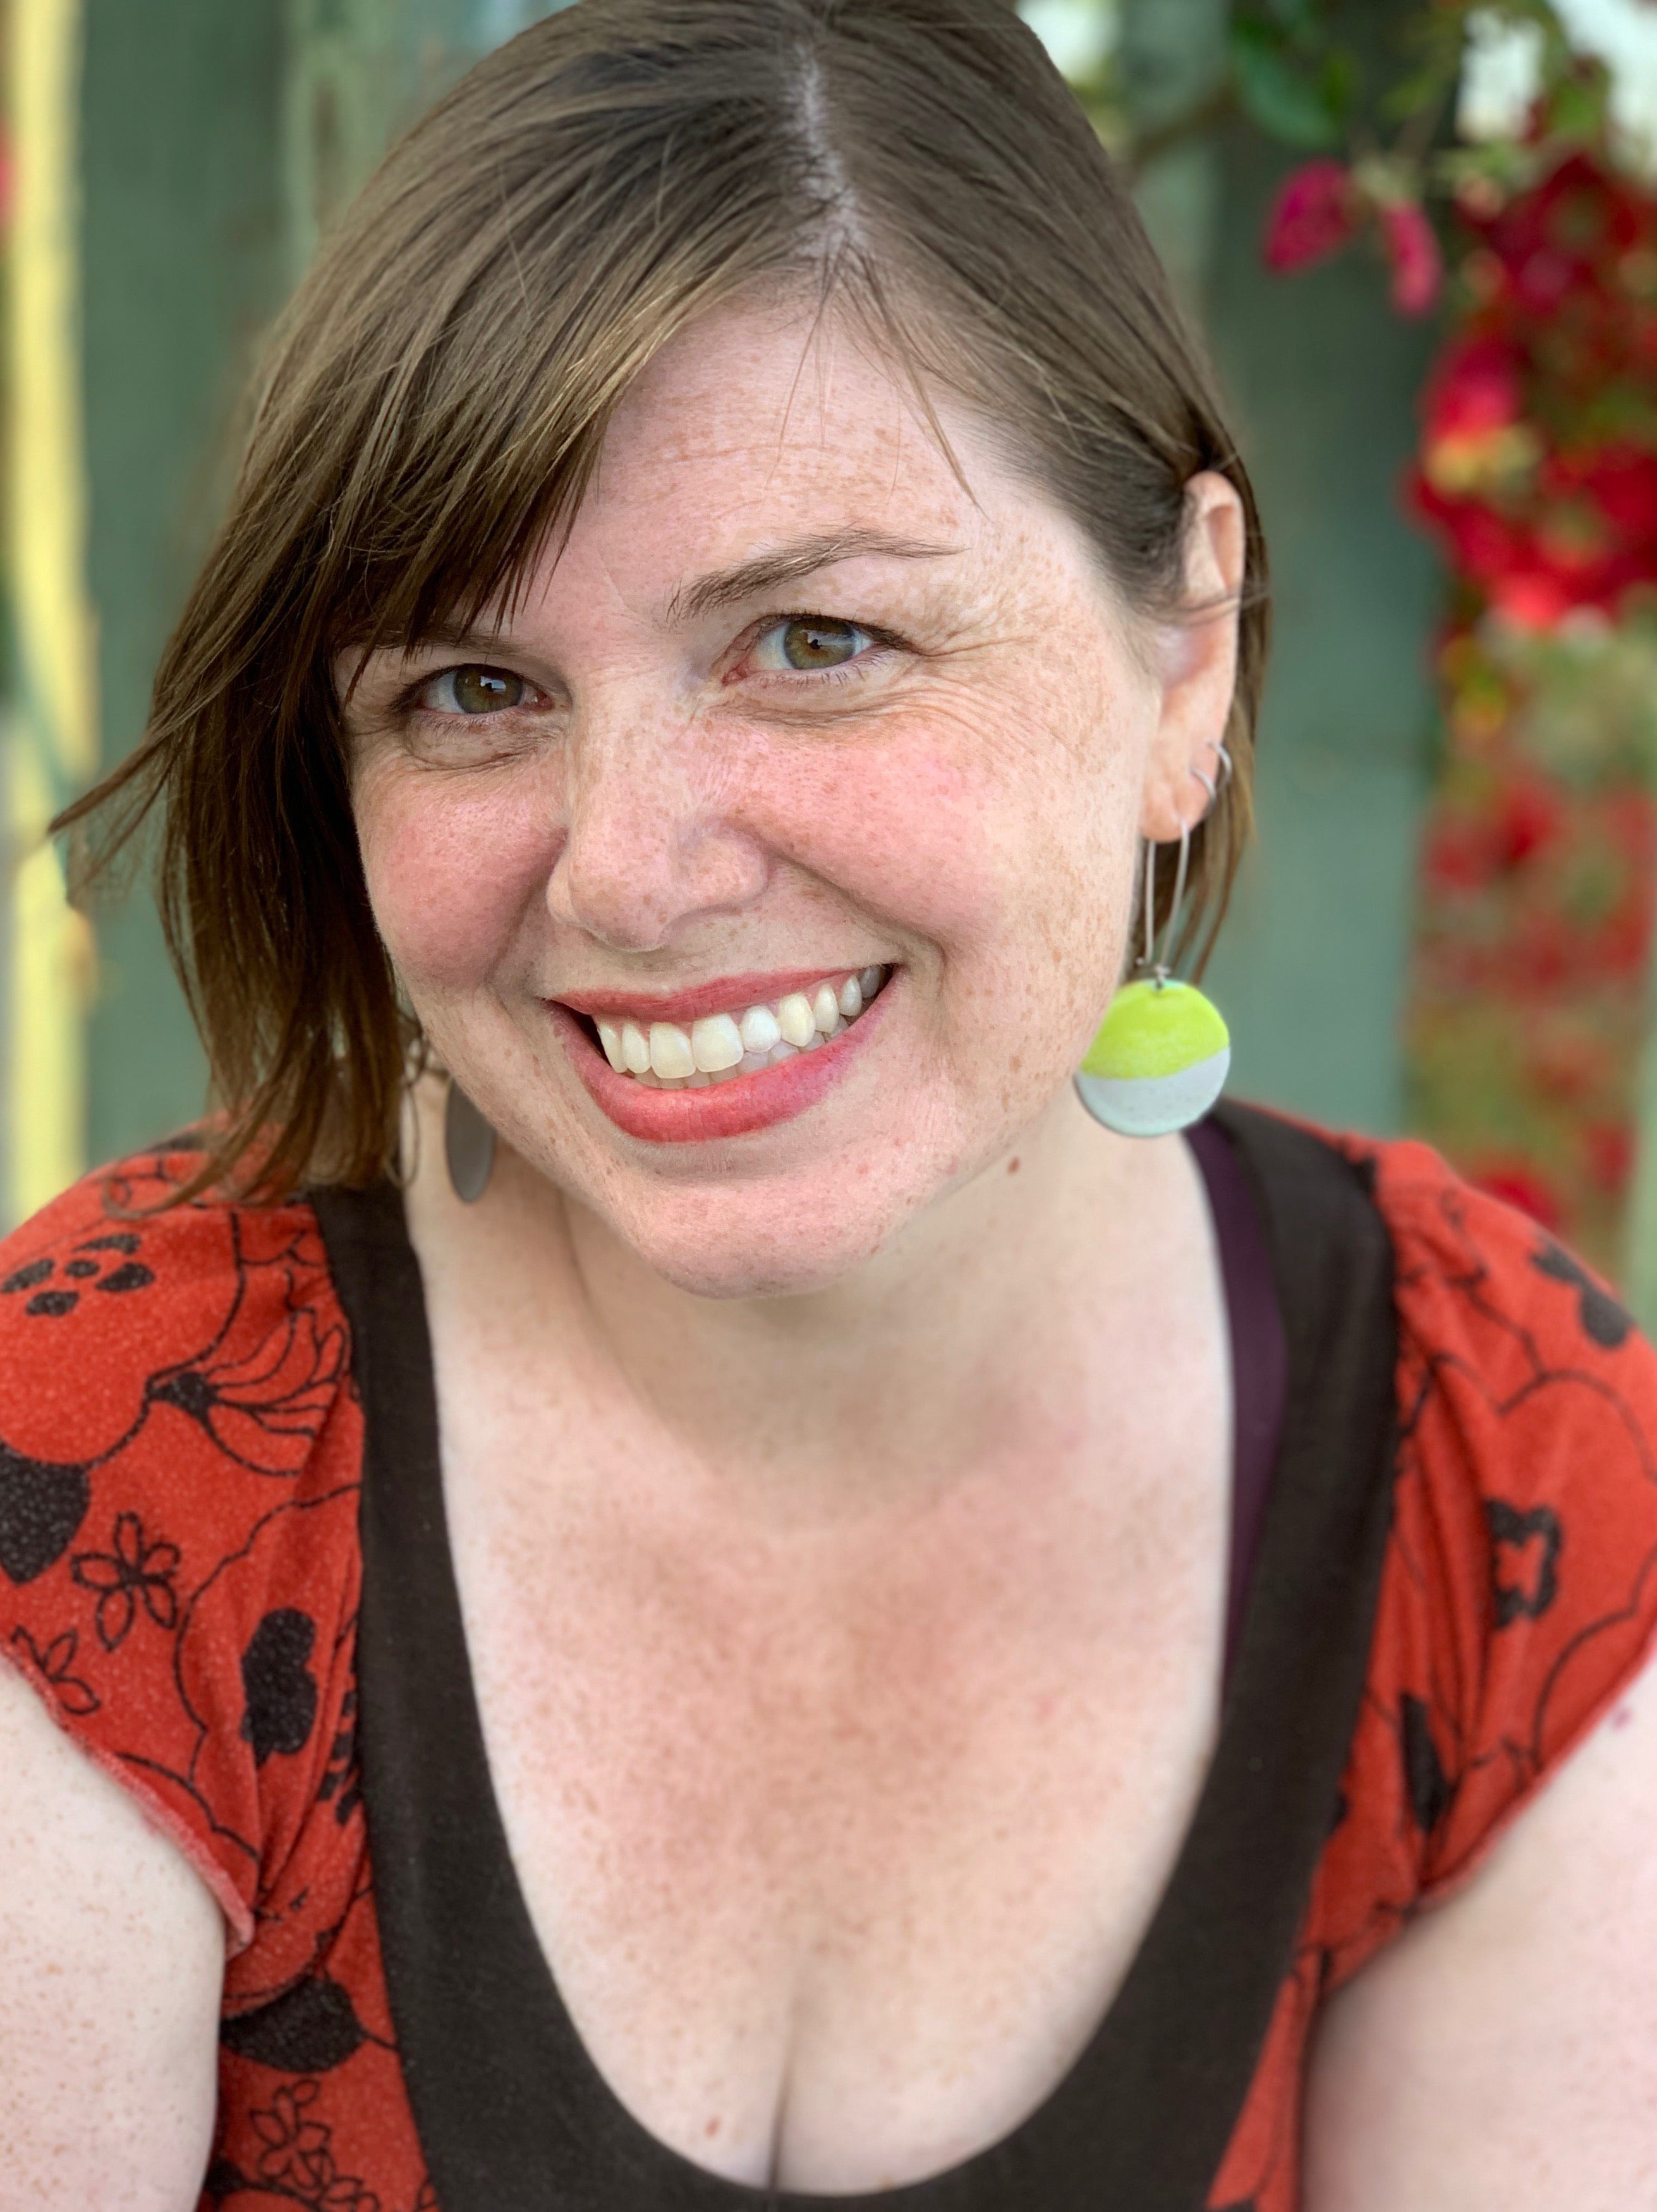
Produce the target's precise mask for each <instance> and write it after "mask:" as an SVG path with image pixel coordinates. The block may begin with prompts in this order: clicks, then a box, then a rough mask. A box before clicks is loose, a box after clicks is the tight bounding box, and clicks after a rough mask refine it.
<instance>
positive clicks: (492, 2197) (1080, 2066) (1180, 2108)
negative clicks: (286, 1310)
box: [312, 1105, 1394, 2212]
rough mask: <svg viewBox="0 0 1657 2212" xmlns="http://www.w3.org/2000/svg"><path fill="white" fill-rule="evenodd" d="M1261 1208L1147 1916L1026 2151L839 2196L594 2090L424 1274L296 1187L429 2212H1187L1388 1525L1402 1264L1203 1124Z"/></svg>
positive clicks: (397, 1221)
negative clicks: (326, 1380)
mask: <svg viewBox="0 0 1657 2212" xmlns="http://www.w3.org/2000/svg"><path fill="white" fill-rule="evenodd" d="M1215 1119H1216V1121H1217V1122H1218V1123H1219V1125H1220V1126H1221V1127H1222V1128H1223V1130H1224V1132H1225V1133H1226V1134H1227V1135H1228V1136H1229V1138H1230V1139H1231V1141H1232V1142H1233V1144H1234V1145H1235V1147H1236V1150H1237V1153H1238V1156H1239V1158H1240V1160H1241V1164H1242V1167H1243V1169H1244V1171H1245V1173H1246V1174H1247V1177H1248V1179H1249V1182H1250V1184H1251V1186H1252V1188H1253V1191H1254V1194H1255V1195H1256V1197H1257V1199H1258V1200H1259V1208H1260V1215H1261V1219H1262V1221H1263V1224H1264V1226H1265V1229H1266V1241H1267V1244H1268V1247H1269V1249H1270V1253H1271V1260H1272V1275H1273V1279H1274V1283H1275V1286H1276V1289H1277V1292H1278V1301H1279V1304H1280V1308H1281V1310H1282V1315H1283V1322H1284V1335H1285V1340H1286V1345H1287V1351H1288V1365H1289V1387H1288V1392H1287V1397H1286V1401H1285V1404H1284V1419H1283V1427H1282V1434H1281V1439H1280V1443H1279V1449H1278V1463H1277V1467H1276V1469H1275V1471H1274V1474H1273V1478H1272V1489H1271V1495H1270V1498H1269V1502H1268V1504H1267V1505H1266V1513H1265V1520H1264V1526H1263V1528H1261V1530H1260V1533H1259V1555H1258V1560H1257V1564H1256V1567H1255V1571H1254V1575H1253V1591H1252V1595H1251V1597H1250V1600H1249V1603H1248V1607H1247V1614H1246V1617H1245V1619H1244V1622H1243V1626H1242V1632H1241V1641H1240V1645H1239V1649H1238V1654H1237V1663H1236V1667H1235V1672H1234V1674H1233V1676H1232V1679H1231V1681H1230V1684H1229V1689H1228V1692H1227V1694H1226V1697H1225V1700H1224V1705H1223V1714H1222V1722H1221V1728H1220V1733H1219V1738H1218V1741H1217V1746H1216V1748H1215V1751H1214V1753H1213V1757H1212V1759H1211V1764H1210V1767H1209V1771H1208V1774H1207V1777H1206V1778H1205V1782H1204V1784H1203V1788H1202V1791H1201V1794H1200V1796H1199V1801H1198V1804H1197V1808H1196V1811H1195V1813H1194V1814H1193V1819H1192V1822H1191V1825H1190V1827H1189V1829H1188V1831H1187V1836H1186V1838H1185V1842H1184V1844H1183V1845H1182V1846H1181V1851H1180V1854H1179V1857H1178V1859H1177V1861H1176V1863H1175V1865H1174V1871H1173V1873H1172V1875H1170V1877H1169V1880H1168V1884H1167V1887H1166V1888H1165V1890H1164V1892H1163V1894H1162V1900H1161V1902H1160V1904H1159V1905H1158V1906H1157V1908H1156V1912H1155V1914H1154V1915H1153V1917H1152V1919H1151V1922H1150V1927H1149V1928H1148V1929H1147V1930H1146V1932H1145V1935H1144V1938H1143V1940H1142V1942H1141V1943H1140V1946H1139V1948H1138V1952H1137V1954H1135V1957H1134V1960H1133V1962H1132V1966H1130V1968H1129V1971H1128V1973H1127V1975H1126V1978H1125V1980H1124V1981H1123V1983H1122V1984H1121V1986H1120V1989H1119V1990H1118V1992H1117V1995H1116V1996H1115V1998H1114V2001H1113V2002H1112V2003H1111V2005H1110V2007H1109V2008H1108V2011H1107V2012H1106V2014H1105V2016H1104V2018H1103V2019H1102V2021H1101V2022H1100V2024H1099V2027H1098V2028H1097V2029H1096V2032H1095V2033H1094V2035H1093V2037H1092V2039H1091V2040H1090V2041H1089V2045H1088V2046H1087V2048H1086V2049H1085V2050H1084V2051H1083V2053H1082V2055H1081V2057H1079V2058H1078V2059H1077V2062H1076V2063H1075V2064H1074V2066H1072V2068H1071V2069H1070V2071H1069V2072H1068V2073H1067V2074H1066V2075H1065V2077H1064V2078H1063V2080H1062V2081H1060V2082H1059V2084H1058V2086H1057V2087H1055V2088H1054V2089H1053V2091H1052V2093H1050V2094H1049V2095H1048V2097H1047V2099H1046V2100H1044V2101H1043V2102H1042V2103H1041V2105H1040V2106H1038V2107H1037V2108H1036V2109H1035V2112H1032V2113H1030V2114H1029V2116H1028V2117H1027V2118H1025V2119H1024V2120H1023V2122H1021V2123H1020V2124H1019V2125H1018V2126H1017V2127H1016V2128H1015V2129H1013V2130H1011V2132H1010V2133H1009V2134H1008V2135H1007V2136H1005V2137H1003V2138H1002V2139H1001V2140H1000V2141H999V2142H995V2143H992V2144H991V2145H990V2146H989V2147H988V2148H986V2149H984V2150H981V2151H980V2152H978V2153H976V2154H974V2155H973V2156H971V2157H969V2158H968V2159H967V2160H964V2161H962V2163H960V2164H959V2165H956V2166H952V2167H950V2168H949V2169H948V2170H947V2171H946V2172H942V2173H939V2174H937V2175H934V2176H932V2177H930V2178H928V2179H924V2180H921V2181H917V2182H913V2183H908V2184H905V2185H901V2186H900V2187H897V2188H894V2189H889V2190H884V2191H875V2192H873V2193H869V2194H856V2195H833V2196H825V2195H813V2194H808V2193H802V2192H798V2191H783V2190H775V2189H767V2188H754V2187H750V2186H749V2185H744V2184H743V2183H740V2182H736V2181H732V2180H729V2179H725V2177H723V2176H720V2175H718V2174H715V2173H713V2172H710V2171H708V2170H707V2169H706V2168H704V2167H701V2166H697V2165H695V2164H694V2163H693V2162H692V2161H691V2160H689V2159H687V2158H685V2157H684V2156H683V2154H680V2153H679V2152H677V2151H675V2150H673V2149H671V2148H670V2147H669V2146H667V2145H666V2144H665V2143H663V2142H660V2141H659V2139H658V2138H657V2137H655V2136H652V2135H651V2134H650V2133H649V2132H648V2130H646V2128H645V2127H644V2126H643V2125H642V2124H640V2122H639V2121H638V2120H637V2119H635V2118H634V2116H633V2114H632V2113H631V2112H629V2111H628V2108H627V2107H626V2106H624V2105H623V2104H622V2101H621V2100H620V2099H619V2098H618V2097H617V2096H616V2093H615V2092H614V2091H613V2090H612V2089H611V2088H610V2085H609V2084H608V2082H607V2081H605V2080H604V2077H603V2075H601V2074H600V2073H599V2071H598V2067H597V2066H596V2064H595V2063H594V2062H593V2061H592V2057H590V2056H589V2054H588V2052H587V2051H586V2047H585V2045H583V2044H582V2042H581V2039H580V2035H579V2033H577V2031H576V2028H575V2026H574V2021H572V2020H571V2018H570V2015H569V2014H568V2009H567V2008H566V2007H565V2005H564V2003H563V2001H562V1998H561V1996H560V1994H559V1991H558V1990H557V1987H556V1984H555V1981H554V1979H553V1976H552V1973H551V1970H550V1968H549V1965H548V1962H547V1960H546V1957H545V1955H544V1954H543V1951H542V1949H541V1948H540V1944H539V1942H538V1941H537V1937H536V1934H535V1930H534V1928H533V1925H532V1923H531V1918H530V1915H529V1911H528V1907H527V1905H526V1904H525V1899H524V1896H523V1893H522V1890H521V1887H519V1881H518V1877H517V1873H516V1870H515V1869H514V1868H513V1863H512V1858H511V1854H510V1850H509V1849H508V1846H507V1837H506V1832H505V1828H504V1826H503V1823H502V1820H501V1813H500V1809H499V1807H498V1805H497V1803H496V1800H495V1793H494V1790H493V1786H492V1784H491V1779H490V1775H489V1764H488V1759H487V1755H486V1753H485V1749H484V1742H483V1728H482V1723H481V1721H480V1718H479V1715H478V1711H477V1705H476V1694H475V1690H474V1686H473V1681H472V1675H471V1668H470V1658H469V1655H468V1652H467V1648H466V1642H465V1636H464V1626H463V1623H462V1618H461V1612H460V1603H459V1596H458V1589H457V1588H456V1583H455V1577H454V1571H453V1564H452V1558H451V1554H450V1551H449V1545H448V1539H447V1534H446V1524H445V1516H444V1506H443V1492H442V1479H441V1471H440V1462H439V1456H438V1425H437V1406H436V1393H435V1388H434V1376H433V1369H432V1357H431V1346H430V1340H429V1335H428V1328H427V1319H426V1310H425V1300H424V1295H423V1291H422V1283H421V1278H420V1270H419V1265H418V1262H417V1261H416V1256H415V1254H414V1251H413V1249H412V1247H411V1245H410V1241H409V1236H408V1231H407V1226H406V1223H405V1220H404V1212H403V1205H402V1200H401V1197H400V1195H399V1194H398V1192H396V1191H395V1190H394V1189H392V1188H391V1187H390V1186H389V1185H382V1186H380V1187H379V1188H375V1189H372V1190H367V1191H361V1192H349V1191H343V1190H320V1191H317V1192H313V1194H312V1198H313V1203H314V1205H315V1207H316V1212H317V1215H318V1218H319V1224H320V1225H321V1229H322V1232H323V1236H324V1239H325V1243H326V1247H327V1250H328V1255H329V1261H330V1266H331V1271H332V1274H333V1279H334V1283H335V1286H336V1289H337V1293H338V1295H339V1297H340V1300H341V1304H342V1305H343V1309H344V1311H345V1314H346V1317H347V1320H348V1322H349V1325H350V1329H351V1338H352V1352H351V1358H352V1367H353V1372H354V1375H355V1380H356V1383H357V1387H358V1390H359V1392H360V1394H361V1402H362V1407H363V1413H364V1419H365V1431H366V1433H365V1439H364V1446H363V1469H362V1499H361V1539H362V1552H363V1589H362V1601H361V1613H360V1616H359V1624H358V1673H359V1698H360V1722H361V1756H362V1765H363V1783H364V1802H365V1807H366V1810H367V1822H368V1832H369V1842H370V1849H371V1852H372V1858H373V1880H374V1888H375V1897H376V1905H377V1909H378V1915H379V1929H380V1938H381V1944H382V1948H383V1952H384V1955H385V1972H386V1980H387V1986H388V1990H389V1994H390V1998H391V2012H392V2016H393V2020H394V2022H395V2025H396V2030H397V2039H398V2050H399V2052H400V2054H401V2058H402V2063H403V2071H404V2079H405V2081H406V2084H407V2087H408V2091H409V2095H410V2102H411V2105H412V2107H413V2111H414V2116H415V2120H416V2127H417V2129H418V2130H419V2134H420V2137H421V2142H422V2148H423V2150H424V2153H425V2156H426V2159H427V2162H428V2166H429V2169H430V2172H431V2174H432V2177H433V2180H434V2185H435V2187H436V2190H437V2192H438V2197H439V2201H440V2203H441V2205H442V2207H443V2212H544V2208H549V2207H551V2206H554V2205H555V2206H557V2207H558V2212H756V2208H759V2207H765V2208H768V2212H1006V2208H1010V2207H1014V2206H1024V2205H1029V2204H1040V2205H1041V2206H1042V2208H1043V2212H1097V2208H1098V2206H1099V2205H1101V2204H1110V2203H1132V2205H1133V2206H1134V2208H1135V2212H1200V2208H1201V2207H1202V2206H1203V2204H1204V2203H1205V2197H1206V2193H1207V2190H1208V2187H1209V2184H1210V2182H1211V2179H1212V2176H1213V2174H1214V2172H1215V2171H1216V2169H1217V2166H1218V2163H1219V2160H1220V2158H1221V2157H1222V2155H1223V2152H1224V2148H1225V2145H1226V2143H1227V2142H1228V2140H1229V2135H1230V2131H1231V2129H1232V2127H1233V2125H1234V2124H1235V2118H1236V2115H1237V2113H1238V2112H1239V2111H1240V2109H1241V2104H1242V2100H1243V2099H1244V2097H1245V2095H1246V2094H1247V2088H1248V2084H1249V2081H1250V2080H1251V2079H1252V2076H1253V2069H1254V2066H1255V2063H1256V2061H1257V2058H1258V2056H1259V2049H1260V2046H1261V2044H1262V2042H1263V2040H1264V2038H1265V2034H1266V2027H1267V2026H1268V2024H1269V2022H1270V2019H1271V2015H1272V2007H1273V2005H1274V2003H1275V2001H1276V1997H1277V1994H1278V1986H1279V1984H1280V1983H1281V1980H1282V1978H1283V1976H1284V1972H1286V1971H1287V1969H1288V1966H1289V1963H1290V1957H1291V1954H1292V1949H1293V1945H1294V1942H1295V1938H1296V1931H1297V1929H1298V1928H1299V1925H1300V1923H1301V1919H1302V1914H1303V1911H1304V1908H1305V1902H1306V1897H1307V1893H1308V1889H1309V1887H1310V1883H1311V1879H1312V1875H1313V1873H1314V1870H1315V1867H1316V1864H1317V1860H1318V1857H1319V1856H1320V1851H1321V1849H1322V1845H1323V1842H1324V1839H1325V1838H1326V1834H1327V1832H1328V1830H1329V1827H1330V1825H1331V1821H1332V1817H1333V1815H1334V1813H1335V1808H1336V1806H1337V1802H1338V1789H1339V1781H1340V1776H1341V1772H1342V1769H1343V1767H1344V1763H1345V1756H1346V1749H1347V1745H1348V1742H1349V1741H1350V1734H1351V1729H1352V1727H1353V1724H1354V1722H1355V1719H1356V1716H1357V1708H1358V1702H1359V1698H1360V1695H1361V1692H1362V1686H1363V1674H1364V1668H1365V1664H1366V1661H1367V1657H1368V1652H1369V1639H1370V1633H1371V1630H1372V1626H1373V1619H1374V1612H1375V1600H1376V1594H1377V1590H1378V1587H1379V1581H1380V1571H1381V1558H1382V1554H1383V1551H1384V1548H1385V1542H1386V1536H1387V1528H1388V1526H1389V1520H1390V1503H1391V1472H1392V1464H1393V1449H1394V1416H1393V1358H1394V1324H1393V1304H1392V1251H1391V1244H1390V1241H1389V1239H1388V1237H1387V1230H1386V1227H1385V1225H1384V1223H1383V1222H1382V1221H1381V1217H1380V1214H1379V1212H1377V1210H1376V1208H1375V1205H1374V1203H1373V1200H1371V1198H1370V1197H1369V1194H1368V1191H1367V1189H1366V1188H1365V1186H1364V1181H1363V1175H1362V1172H1361V1170H1358V1169H1357V1168H1355V1167H1354V1166H1352V1165H1351V1164H1350V1163H1348V1162H1347V1161H1346V1160H1345V1159H1344V1158H1343V1157H1342V1156H1341V1155H1340V1154H1339V1153H1338V1152H1336V1151H1335V1150H1334V1149H1333V1148H1332V1146H1327V1145H1326V1144H1324V1143H1322V1142H1321V1141H1320V1139H1316V1138H1315V1137H1314V1136H1312V1135H1310V1134H1309V1133H1307V1132H1306V1131H1304V1130H1302V1129H1300V1128H1297V1127H1294V1126H1293V1125H1291V1124H1289V1123H1287V1122H1284V1121H1278V1120H1277V1119H1275V1118H1274V1117H1272V1116H1269V1115H1262V1114H1259V1113H1256V1112H1253V1110H1251V1109H1244V1108H1237V1107H1232V1106H1229V1105H1228V1106H1224V1107H1223V1108H1221V1109H1217V1112H1216V1115H1215Z"/></svg>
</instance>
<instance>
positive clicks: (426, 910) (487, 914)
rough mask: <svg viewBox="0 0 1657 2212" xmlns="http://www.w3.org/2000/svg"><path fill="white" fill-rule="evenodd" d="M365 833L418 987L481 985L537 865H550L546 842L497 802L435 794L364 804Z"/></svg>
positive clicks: (393, 932)
mask: <svg viewBox="0 0 1657 2212" xmlns="http://www.w3.org/2000/svg"><path fill="white" fill-rule="evenodd" d="M514 831H515V832H516V834H514ZM359 834H360V836H361V848H362V866H363V872H364V875H365V877H366V879H367V886H368V899H369V903H370V905H371V906H372V907H373V915H374V920H375V922H376V923H377V925H378V927H379V933H380V935H381V937H382V938H383V939H385V946H386V949H387V951H389V952H390V954H391V958H392V960H393V961H394V962H395V963H396V964H397V966H398V969H399V970H400V972H401V973H402V974H403V975H404V976H405V977H406V978H407V979H408V980H409V981H410V983H412V984H414V985H415V986H416V987H419V986H420V985H422V984H424V985H425V986H427V987H429V988H433V989H436V990H464V989H466V988H467V987H472V986H476V984H478V983H479V982H481V981H483V979H484V978H485V977H486V976H487V975H488V974H489V970H490V969H491V967H492V966H493V964H494V963H495V960H496V959H497V958H498V957H499V956H500V953H501V949H502V947H503V946H504V945H505V944H506V943H507V940H508V939H510V937H511V935H512V933H513V930H514V929H515V927H517V925H518V922H519V917H520V915H522V912H523V909H524V903H525V898H526V897H533V896H535V895H536V892H537V888H538V885H539V884H540V883H543V882H544V879H545V878H544V872H543V873H542V874H541V875H540V876H539V877H538V878H537V866H541V867H543V869H545V868H549V867H550V860H549V859H547V858H546V856H545V854H544V853H543V848H542V842H541V841H540V840H539V839H536V838H529V837H526V836H525V834H524V830H523V829H522V827H521V826H520V825H515V824H514V823H513V821H512V819H511V817H507V816H504V815H503V811H502V810H501V809H500V808H497V807H489V808H484V807H477V806H467V805H464V803H462V804H456V803H453V802H452V801H448V800H446V799H444V798H443V797H440V795H439V794H437V793H425V792H422V793H420V794H419V796H418V799H417V800H416V801H411V800H410V799H406V798H402V799H389V800H387V801H385V802H383V803H380V804H377V805H373V806H372V807H370V808H368V809H367V810H360V815H359Z"/></svg>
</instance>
